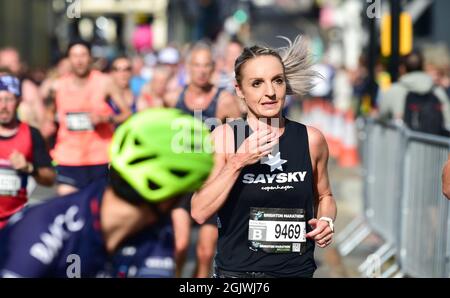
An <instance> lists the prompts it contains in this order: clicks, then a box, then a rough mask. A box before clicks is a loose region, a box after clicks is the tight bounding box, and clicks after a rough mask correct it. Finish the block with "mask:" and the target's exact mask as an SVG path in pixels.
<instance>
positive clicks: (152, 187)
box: [147, 179, 161, 190]
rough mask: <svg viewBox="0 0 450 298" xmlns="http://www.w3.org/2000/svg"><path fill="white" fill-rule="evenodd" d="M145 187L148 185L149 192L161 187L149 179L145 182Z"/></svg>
mask: <svg viewBox="0 0 450 298" xmlns="http://www.w3.org/2000/svg"><path fill="white" fill-rule="evenodd" d="M147 185H148V188H150V189H151V190H158V189H160V188H161V186H159V185H158V184H156V183H155V182H153V181H152V180H150V179H148V180H147Z"/></svg>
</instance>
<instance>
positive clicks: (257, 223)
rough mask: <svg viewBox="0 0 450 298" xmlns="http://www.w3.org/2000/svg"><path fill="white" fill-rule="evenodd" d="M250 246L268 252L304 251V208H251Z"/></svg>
mask: <svg viewBox="0 0 450 298" xmlns="http://www.w3.org/2000/svg"><path fill="white" fill-rule="evenodd" d="M248 242H249V248H250V249H251V250H253V251H260V250H261V251H264V252H267V253H292V252H296V253H303V252H304V250H305V249H306V245H305V244H306V220H305V210H304V209H290V208H289V209H286V208H251V209H250V219H249V224H248Z"/></svg>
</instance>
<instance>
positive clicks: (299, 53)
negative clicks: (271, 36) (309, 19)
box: [234, 35, 320, 95]
mask: <svg viewBox="0 0 450 298" xmlns="http://www.w3.org/2000/svg"><path fill="white" fill-rule="evenodd" d="M278 37H280V38H282V39H285V40H286V41H287V42H288V43H289V46H287V47H282V48H279V49H271V48H268V47H262V46H252V47H246V48H244V50H243V52H242V54H241V55H240V56H239V57H238V58H237V59H236V62H235V66H234V72H235V75H236V81H237V83H238V84H239V85H240V84H241V81H242V74H241V71H242V67H243V65H244V64H245V63H246V62H247V61H248V60H250V59H253V58H256V57H258V56H274V57H276V58H278V59H279V60H280V62H281V64H282V65H283V69H284V74H285V77H286V84H287V86H286V93H287V94H298V95H305V94H307V93H308V92H309V90H311V88H312V87H314V86H313V79H314V78H316V77H320V74H319V73H318V72H316V71H315V70H313V69H312V68H311V67H312V59H311V57H310V54H309V51H308V47H307V45H306V43H305V42H304V40H303V38H302V37H301V36H300V35H299V36H297V37H296V38H295V40H294V42H292V41H291V40H290V39H289V38H287V37H284V36H278Z"/></svg>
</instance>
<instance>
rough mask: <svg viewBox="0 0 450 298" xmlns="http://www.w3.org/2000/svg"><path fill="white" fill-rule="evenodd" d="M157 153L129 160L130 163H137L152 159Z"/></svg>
mask: <svg viewBox="0 0 450 298" xmlns="http://www.w3.org/2000/svg"><path fill="white" fill-rule="evenodd" d="M155 158H156V155H148V156H144V157H139V158H136V159H133V160H132V161H130V162H129V164H130V165H135V164H137V163H141V162H144V161H147V160H151V159H155Z"/></svg>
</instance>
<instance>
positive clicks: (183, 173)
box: [170, 169, 189, 178]
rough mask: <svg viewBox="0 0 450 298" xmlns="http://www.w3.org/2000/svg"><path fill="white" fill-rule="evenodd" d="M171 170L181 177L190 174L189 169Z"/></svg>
mask: <svg viewBox="0 0 450 298" xmlns="http://www.w3.org/2000/svg"><path fill="white" fill-rule="evenodd" d="M170 172H171V173H172V174H174V175H175V176H177V177H179V178H183V177H185V176H187V175H188V174H189V172H188V171H183V170H174V169H172V170H170Z"/></svg>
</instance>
